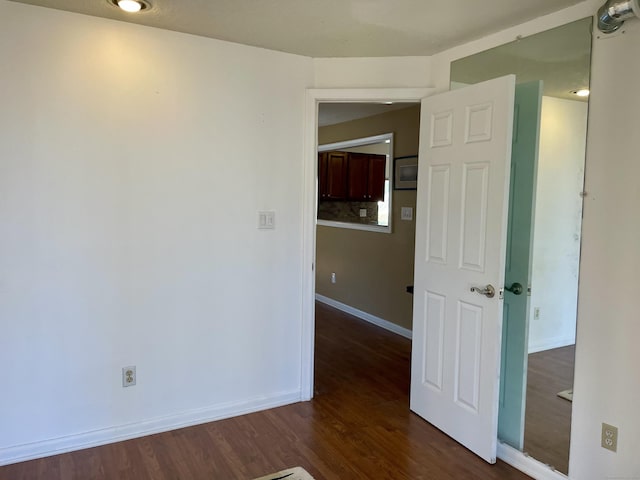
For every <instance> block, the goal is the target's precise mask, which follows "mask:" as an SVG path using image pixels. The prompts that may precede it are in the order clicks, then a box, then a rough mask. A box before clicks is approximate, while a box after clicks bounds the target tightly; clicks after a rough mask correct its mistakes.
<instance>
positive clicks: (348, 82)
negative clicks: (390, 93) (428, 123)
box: [313, 57, 431, 88]
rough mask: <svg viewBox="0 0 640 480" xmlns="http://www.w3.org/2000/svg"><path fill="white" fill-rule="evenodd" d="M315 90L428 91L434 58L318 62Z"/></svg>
mask: <svg viewBox="0 0 640 480" xmlns="http://www.w3.org/2000/svg"><path fill="white" fill-rule="evenodd" d="M313 64H314V71H315V86H316V88H399V87H405V88H411V87H429V86H431V85H430V78H431V57H376V58H315V59H314V60H313Z"/></svg>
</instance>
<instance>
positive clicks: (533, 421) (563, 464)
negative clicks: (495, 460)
mask: <svg viewBox="0 0 640 480" xmlns="http://www.w3.org/2000/svg"><path fill="white" fill-rule="evenodd" d="M574 357H575V345H571V346H568V347H562V348H554V349H552V350H547V351H544V352H538V353H532V354H531V355H529V367H528V373H527V375H528V378H527V411H526V418H525V429H524V432H525V435H524V451H525V452H527V453H528V454H529V455H531V456H532V457H533V458H535V459H537V460H539V461H541V462H542V463H546V464H548V465H551V466H553V467H554V468H555V469H556V470H558V471H560V472H562V473H564V474H566V473H567V472H568V466H569V439H570V435H571V405H572V404H571V402H569V401H568V400H564V399H562V398H560V397H558V392H561V391H563V390H567V389H569V388H573V367H574Z"/></svg>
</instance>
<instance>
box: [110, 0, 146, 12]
mask: <svg viewBox="0 0 640 480" xmlns="http://www.w3.org/2000/svg"><path fill="white" fill-rule="evenodd" d="M109 3H111V4H112V5H115V6H116V7H118V8H120V9H121V10H124V11H125V12H129V13H137V12H140V11H142V10H149V9H150V8H151V4H149V3H147V2H145V1H144V0H109Z"/></svg>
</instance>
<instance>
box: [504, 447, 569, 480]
mask: <svg viewBox="0 0 640 480" xmlns="http://www.w3.org/2000/svg"><path fill="white" fill-rule="evenodd" d="M498 458H499V459H500V460H502V461H503V462H505V463H508V464H509V465H511V466H512V467H514V468H517V469H518V470H520V471H521V472H523V473H526V474H527V475H529V476H530V477H532V478H535V479H536V480H567V478H568V477H567V476H566V475H564V474H562V473H560V472H558V471H557V470H553V469H552V468H551V467H549V466H548V465H545V464H544V463H542V462H539V461H538V460H536V459H535V458H532V457H530V456H528V455H525V454H524V453H522V452H521V451H520V450H517V449H515V448H513V447H511V446H509V445H507V444H506V443H502V442H498Z"/></svg>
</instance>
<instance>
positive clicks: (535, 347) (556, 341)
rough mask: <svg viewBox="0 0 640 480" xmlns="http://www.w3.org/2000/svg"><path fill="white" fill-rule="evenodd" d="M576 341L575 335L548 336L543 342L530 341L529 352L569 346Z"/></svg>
mask: <svg viewBox="0 0 640 480" xmlns="http://www.w3.org/2000/svg"><path fill="white" fill-rule="evenodd" d="M575 343H576V338H575V337H560V338H548V339H545V340H544V341H542V342H536V343H530V344H529V353H538V352H543V351H545V350H551V349H553V348H560V347H567V346H569V345H574V344H575Z"/></svg>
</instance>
